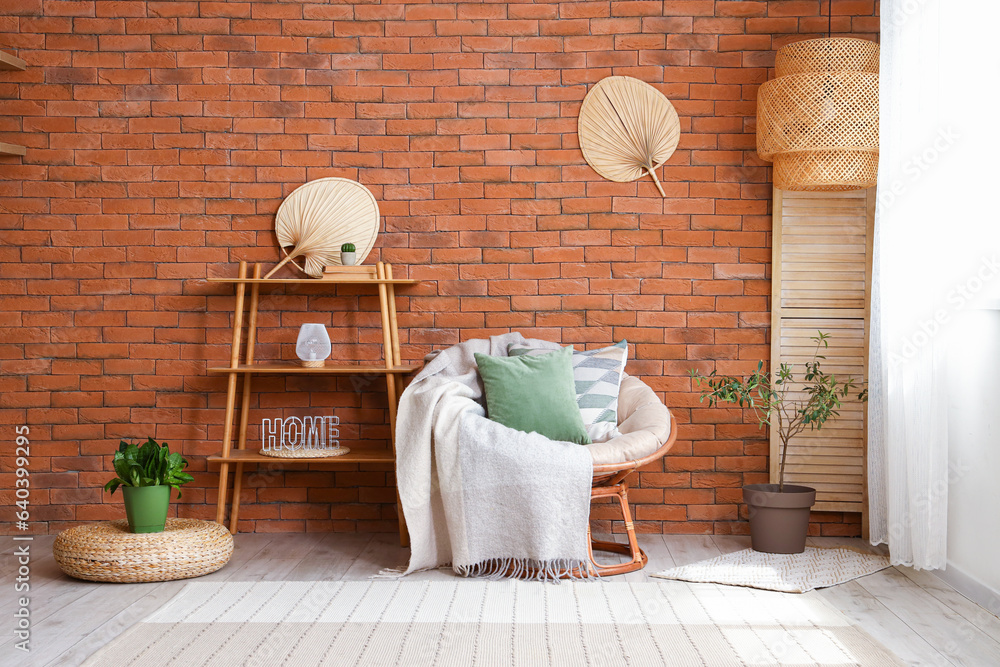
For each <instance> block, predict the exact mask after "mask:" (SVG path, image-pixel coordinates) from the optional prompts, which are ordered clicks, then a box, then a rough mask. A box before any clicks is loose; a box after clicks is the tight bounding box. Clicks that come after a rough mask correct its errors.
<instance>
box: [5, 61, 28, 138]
mask: <svg viewBox="0 0 1000 667" xmlns="http://www.w3.org/2000/svg"><path fill="white" fill-rule="evenodd" d="M27 67H28V63H26V62H24V61H23V60H21V59H20V58H18V57H17V56H14V55H11V54H9V53H7V52H5V51H0V70H6V71H8V72H10V71H15V72H23V71H24V70H25V69H27ZM27 152H28V151H27V149H26V148H25V147H24V146H18V145H17V144H9V143H7V142H6V141H0V155H25V154H26V153H27Z"/></svg>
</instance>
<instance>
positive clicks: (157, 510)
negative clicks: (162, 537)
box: [122, 486, 170, 533]
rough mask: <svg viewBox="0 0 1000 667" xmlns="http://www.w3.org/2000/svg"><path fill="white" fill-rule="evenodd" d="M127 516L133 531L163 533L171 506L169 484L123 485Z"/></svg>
mask: <svg viewBox="0 0 1000 667" xmlns="http://www.w3.org/2000/svg"><path fill="white" fill-rule="evenodd" d="M122 493H123V494H125V516H126V517H128V527H129V529H130V530H131V531H132V532H133V533H162V532H163V527H164V526H165V525H166V523H167V510H168V509H169V508H170V487H169V486H123V487H122Z"/></svg>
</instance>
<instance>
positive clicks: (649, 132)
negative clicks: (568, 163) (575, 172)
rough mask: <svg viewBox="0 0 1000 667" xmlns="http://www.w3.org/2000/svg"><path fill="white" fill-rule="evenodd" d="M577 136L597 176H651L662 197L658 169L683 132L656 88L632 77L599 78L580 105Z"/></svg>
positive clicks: (630, 178)
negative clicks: (657, 175)
mask: <svg viewBox="0 0 1000 667" xmlns="http://www.w3.org/2000/svg"><path fill="white" fill-rule="evenodd" d="M578 134H579V136H580V148H581V149H582V150H583V157H584V159H585V160H587V164H589V165H590V166H591V167H593V168H594V171H596V172H597V173H598V174H600V175H601V176H603V177H604V178H606V179H608V180H611V181H616V182H618V183H627V182H629V181H634V180H636V179H638V178H642V177H643V176H644V175H645V174H649V175H650V176H652V177H653V182H654V183H656V189H657V190H659V191H660V195H661V196H664V197H665V196H666V193H664V192H663V186H661V185H660V180H659V179H658V178H657V177H656V170H657V168H659V167H660V166H661V165H662V164H663V163H664V162H666V161H667V160H668V159H669V158H670V156H671V155H673V153H674V150H676V148H677V142H678V141H679V140H680V135H681V128H680V121H679V120H678V118H677V111H676V110H675V109H674V105H672V104H671V103H670V100H668V99H667V98H666V96H665V95H664V94H663V93H661V92H660V91H658V90H657V89H656V88H654V87H653V86H651V85H649V84H648V83H646V82H645V81H640V80H639V79H633V78H632V77H630V76H609V77H608V78H606V79H601V80H600V81H598V82H597V85H596V86H594V87H593V88H592V89H591V90H590V92H589V93H587V97H585V98H584V100H583V106H582V107H581V108H580V119H579V121H578Z"/></svg>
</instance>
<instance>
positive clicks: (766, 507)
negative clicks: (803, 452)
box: [743, 484, 816, 554]
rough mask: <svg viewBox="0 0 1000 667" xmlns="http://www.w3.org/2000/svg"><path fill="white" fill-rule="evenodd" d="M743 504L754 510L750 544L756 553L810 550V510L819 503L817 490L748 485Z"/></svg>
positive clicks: (789, 486) (792, 485)
mask: <svg viewBox="0 0 1000 667" xmlns="http://www.w3.org/2000/svg"><path fill="white" fill-rule="evenodd" d="M743 501H744V502H745V503H746V504H747V507H748V509H749V511H750V543H751V546H753V550H754V551H762V552H764V553H769V554H800V553H802V552H803V551H805V550H806V533H807V532H808V531H809V509H810V508H811V507H812V506H813V504H814V503H815V502H816V489H811V488H809V487H808V486H796V485H795V484H785V489H784V491H781V492H779V491H778V485H777V484H747V485H746V486H744V487H743Z"/></svg>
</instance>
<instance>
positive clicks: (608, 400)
mask: <svg viewBox="0 0 1000 667" xmlns="http://www.w3.org/2000/svg"><path fill="white" fill-rule="evenodd" d="M551 351H552V350H542V349H538V348H533V347H529V346H527V345H523V344H518V343H512V344H511V345H509V346H508V348H507V354H508V355H510V356H512V357H514V356H520V355H523V354H531V355H539V354H546V353H548V352H551ZM627 359H628V342H627V341H624V340H623V341H622V342H620V343H616V344H615V345H612V346H611V347H602V348H601V349H599V350H586V351H583V352H578V351H576V350H574V351H573V378H574V380H575V381H576V402H577V405H579V406H580V414H581V416H582V417H583V423H584V426H586V427H587V435H589V436H590V439H591V440H593V441H594V442H605V441H606V440H610V439H611V438H614V437H616V436H618V435H620V434H619V433H618V391H619V389H620V388H621V383H622V373H624V372H625V361H626V360H627Z"/></svg>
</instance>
